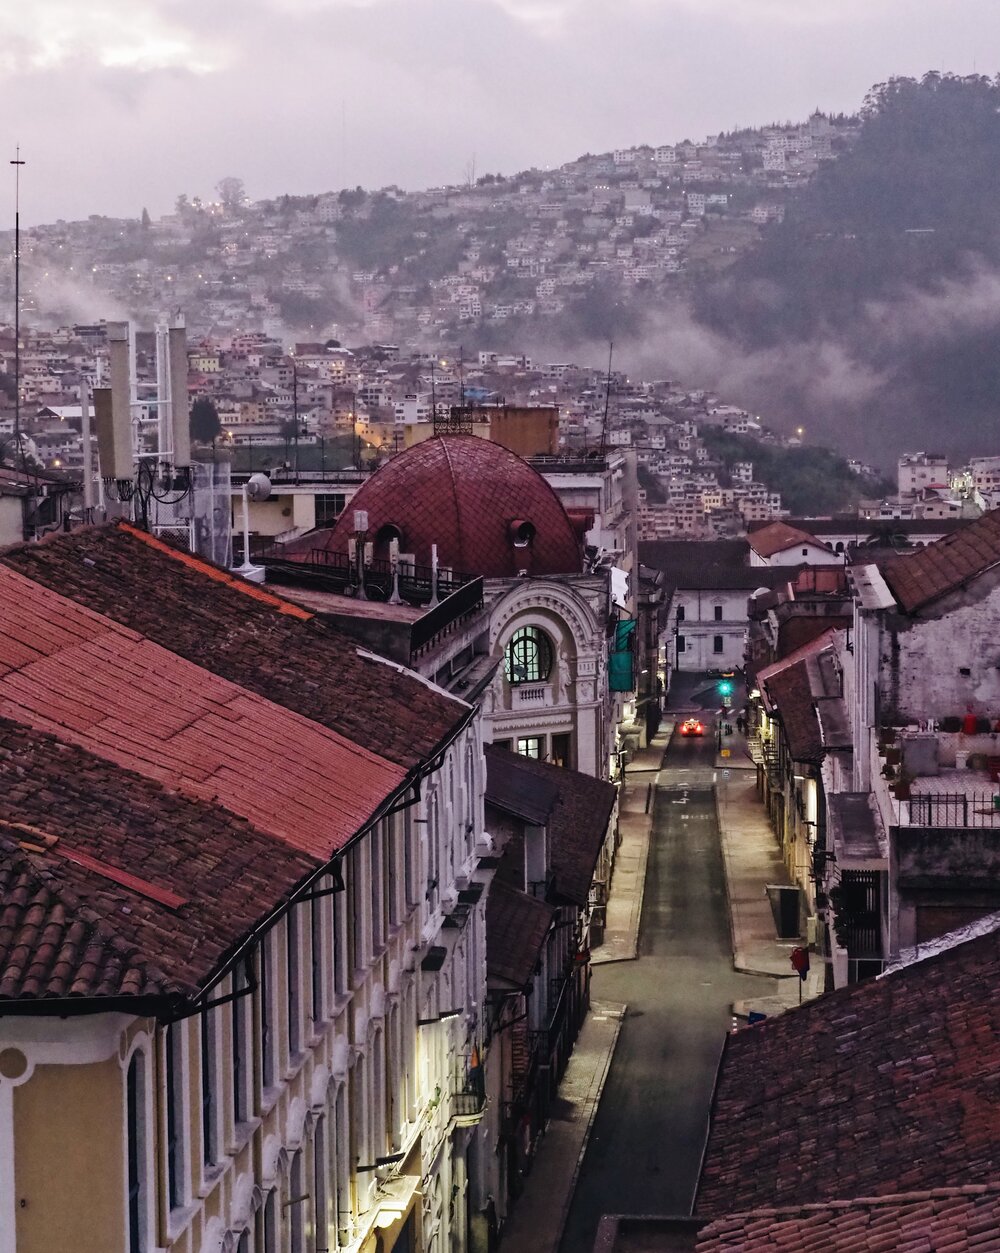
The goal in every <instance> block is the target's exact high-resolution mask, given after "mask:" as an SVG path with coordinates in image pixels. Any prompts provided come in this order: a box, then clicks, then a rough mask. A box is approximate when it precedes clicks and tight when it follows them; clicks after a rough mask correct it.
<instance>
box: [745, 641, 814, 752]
mask: <svg viewBox="0 0 1000 1253" xmlns="http://www.w3.org/2000/svg"><path fill="white" fill-rule="evenodd" d="M760 682H761V680H760V678H759V677H758V683H760ZM764 686H765V687H766V688H767V695H768V698H769V700H768V703H769V705H770V706H771V708H772V709H774V710H776V711H777V714H778V717H779V718H780V719H781V725H782V727H783V729H784V732H785V737H786V739H787V740H788V748H789V751H790V752H791V754H792V757H793V758H794V759H795V760H796V761H811V762H814V763H815V764H817V765H818V764H819V763H820V762H822V760H823V757H824V756H825V752H824V748H823V734H822V731H821V729H820V725H819V719H818V718H817V716H816V706H815V704H814V702H813V697H812V692H811V690H810V687H809V673H808V669H807V666H806V663H805V662H804V661H800V662H798V663H796V664H795V665H794V666H787V667H786V668H785V669H784V670H780V671H779V672H778V673H777V674H772V675H771V677H770V678H769V679H767V680H765V681H764Z"/></svg>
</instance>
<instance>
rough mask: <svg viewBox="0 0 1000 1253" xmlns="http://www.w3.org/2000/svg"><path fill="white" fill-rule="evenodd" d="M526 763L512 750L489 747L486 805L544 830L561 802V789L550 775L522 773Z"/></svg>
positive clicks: (487, 748)
mask: <svg viewBox="0 0 1000 1253" xmlns="http://www.w3.org/2000/svg"><path fill="white" fill-rule="evenodd" d="M526 760H527V758H525V757H522V756H521V755H520V754H519V753H512V752H511V751H510V750H509V749H504V748H497V747H496V746H495V745H493V744H488V745H487V746H486V803H487V805H494V806H496V808H497V809H502V810H503V811H504V813H506V814H511V815H512V816H513V817H515V818H520V819H521V820H522V821H524V822H529V823H531V824H532V825H533V826H536V827H544V826H546V825H547V824H548V821H549V817H550V815H551V813H552V810H553V808H554V807H555V803H556V801H557V800H558V799H559V789H558V788H557V787H556V785H555V783H554V782H553V781H552V780H551V779H549V778H548V777H547V775H546V774H542V773H538V774H532V773H530V772H529V771H527V770H524V769H522V768H521V763H522V762H523V761H526ZM554 768H555V767H552V766H550V767H548V769H549V770H551V769H554Z"/></svg>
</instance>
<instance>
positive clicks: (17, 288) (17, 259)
mask: <svg viewBox="0 0 1000 1253" xmlns="http://www.w3.org/2000/svg"><path fill="white" fill-rule="evenodd" d="M11 165H12V166H13V167H14V455H15V456H16V455H17V454H18V453H20V454H21V469H22V470H25V456H24V448H23V447H22V445H21V166H22V165H24V162H23V161H22V160H21V145H20V144H18V145H17V147H16V148H15V149H14V160H13V161H11ZM25 473H27V471H26V470H25Z"/></svg>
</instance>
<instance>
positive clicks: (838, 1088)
mask: <svg viewBox="0 0 1000 1253" xmlns="http://www.w3.org/2000/svg"><path fill="white" fill-rule="evenodd" d="M998 967H1000V932H998V931H993V932H992V933H990V934H988V935H985V936H982V937H980V938H977V939H973V940H970V941H968V942H967V943H964V944H958V945H956V946H955V947H952V948H949V949H947V950H946V951H944V952H942V953H940V954H937V955H935V956H933V957H929V958H927V959H925V960H923V961H920V962H916V963H914V964H913V965H910V966H906V967H904V968H903V969H901V970H895V971H892V972H891V973H889V974H887V975H885V976H883V977H882V978H880V979H875V980H868V981H866V982H864V983H860V984H856V985H855V986H853V987H848V988H843V989H841V990H839V991H836V992H831V993H828V994H827V995H826V996H823V997H820V998H819V999H818V1000H816V1001H812V1002H810V1003H808V1004H806V1005H804V1006H802V1008H801V1009H795V1010H791V1011H789V1012H788V1013H785V1014H782V1015H781V1016H780V1017H778V1018H774V1019H769V1020H767V1021H766V1022H763V1023H759V1024H758V1025H756V1026H754V1027H751V1028H747V1029H746V1030H743V1031H740V1032H738V1033H737V1034H736V1035H730V1036H727V1037H726V1044H725V1049H724V1051H723V1057H722V1062H721V1064H720V1068H719V1075H718V1080H717V1084H716V1091H715V1097H714V1101H713V1107H712V1115H711V1124H710V1128H709V1135H708V1143H707V1145H706V1149H705V1157H704V1162H703V1166H702V1173H701V1179H700V1181H699V1185H698V1193H697V1197H696V1205H695V1210H696V1212H697V1213H699V1214H704V1215H709V1216H715V1215H722V1214H727V1213H733V1212H736V1211H741V1210H749V1209H755V1208H757V1207H758V1206H761V1205H778V1206H783V1205H801V1204H805V1203H811V1202H817V1201H829V1200H837V1199H839V1200H843V1199H847V1198H850V1197H856V1196H885V1195H888V1194H890V1193H898V1192H904V1191H915V1190H925V1189H932V1188H939V1187H957V1186H961V1185H964V1184H974V1183H988V1182H992V1181H994V1180H996V1179H997V1178H1000V1118H998V1117H997V1098H998V1092H1000V997H997V996H996V995H994V991H995V987H996V982H997V970H998ZM792 1247H794V1246H792Z"/></svg>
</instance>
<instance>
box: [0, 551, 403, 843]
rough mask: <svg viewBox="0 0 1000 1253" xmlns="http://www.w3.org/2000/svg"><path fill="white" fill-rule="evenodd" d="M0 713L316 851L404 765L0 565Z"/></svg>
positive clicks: (367, 815)
mask: <svg viewBox="0 0 1000 1253" xmlns="http://www.w3.org/2000/svg"><path fill="white" fill-rule="evenodd" d="M0 603H2V604H3V606H4V612H3V614H2V615H0V714H2V715H3V716H5V717H8V718H12V719H16V720H17V721H19V722H22V723H25V724H27V725H29V726H32V727H34V728H36V729H38V730H43V731H50V732H52V733H53V734H56V735H58V736H59V737H60V738H61V739H63V740H66V741H69V742H70V743H73V744H76V745H78V746H79V747H81V748H85V749H88V750H89V751H91V752H93V753H96V754H97V755H98V756H102V757H105V758H106V759H108V760H110V761H113V762H115V763H116V764H117V765H120V766H124V767H126V768H127V769H130V770H135V771H137V772H139V773H140V774H143V775H145V776H146V777H147V778H152V779H156V780H158V781H160V782H162V783H164V784H167V785H168V786H171V787H177V788H179V789H181V790H182V791H183V792H185V793H186V794H187V795H188V796H193V797H197V798H199V799H201V800H205V801H212V802H214V803H216V804H218V805H220V806H222V807H223V808H224V809H226V810H228V811H229V812H230V813H232V814H238V815H240V816H241V817H243V818H246V819H248V820H249V821H251V822H254V823H255V824H256V825H258V826H259V827H260V828H261V829H262V830H264V831H267V832H269V833H271V834H273V835H275V836H277V837H278V838H279V839H282V840H285V841H286V842H287V843H289V844H291V845H292V846H293V847H296V848H298V849H300V850H302V851H304V852H308V853H310V854H312V855H314V856H317V857H320V858H326V857H329V856H331V855H332V854H333V853H334V852H335V851H336V850H338V849H340V848H342V847H343V846H344V845H345V844H346V843H347V842H348V841H349V840H350V838H351V837H352V836H353V835H354V834H355V833H356V832H357V831H358V830H359V829H361V828H362V827H364V826H365V824H366V823H367V822H368V821H369V820H370V819H371V817H372V816H373V815H374V814H375V813H376V811H377V810H378V809H379V807H380V806H382V805H383V804H384V803H385V802H386V801H387V800H388V798H389V797H390V796H391V795H392V794H393V793H394V792H395V791H396V789H398V788H399V787H400V786H401V785H402V783H403V782H404V779H405V771H404V770H403V769H402V767H400V766H398V765H396V764H395V763H393V762H389V761H386V760H384V759H383V758H381V757H379V756H377V755H376V754H374V753H371V752H369V751H367V750H366V749H364V748H361V747H359V746H358V745H356V744H352V743H351V742H350V741H349V740H348V739H346V738H345V737H344V736H342V735H340V734H338V733H337V732H335V731H331V730H328V729H327V728H326V727H323V726H320V725H319V724H318V723H317V722H312V721H310V720H309V719H307V718H305V717H303V716H302V715H301V714H297V713H294V712H292V711H291V710H288V709H284V708H282V707H281V706H279V705H275V704H274V703H272V702H270V701H267V700H265V699H264V698H263V697H261V696H258V695H256V694H255V693H253V692H249V691H247V690H246V689H245V688H241V687H238V686H237V685H236V684H234V683H231V682H230V681H229V680H227V679H223V678H220V677H218V676H217V675H214V674H211V673H209V672H208V671H206V670H202V669H200V668H199V667H198V666H196V665H194V664H192V663H191V662H189V661H185V660H184V659H183V658H181V657H178V656H176V655H175V654H174V653H171V652H168V651H167V650H166V649H165V648H162V647H161V646H160V645H159V644H154V643H151V642H150V641H149V640H147V639H144V638H143V637H142V636H140V635H137V634H136V633H135V632H134V631H130V630H128V629H127V628H125V627H122V626H120V625H119V624H118V623H116V622H113V621H112V620H111V619H110V618H106V617H104V616H103V615H101V614H98V613H95V612H94V611H93V610H90V609H86V608H84V607H83V606H81V605H78V604H76V603H74V602H73V601H71V600H67V599H66V598H65V597H63V596H59V595H57V594H56V593H55V592H52V591H50V590H49V589H48V588H46V587H42V586H41V585H40V584H38V583H34V582H32V581H31V580H30V579H27V578H25V577H24V576H23V575H21V574H18V573H16V572H15V571H13V570H11V569H8V568H5V567H3V566H0Z"/></svg>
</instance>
